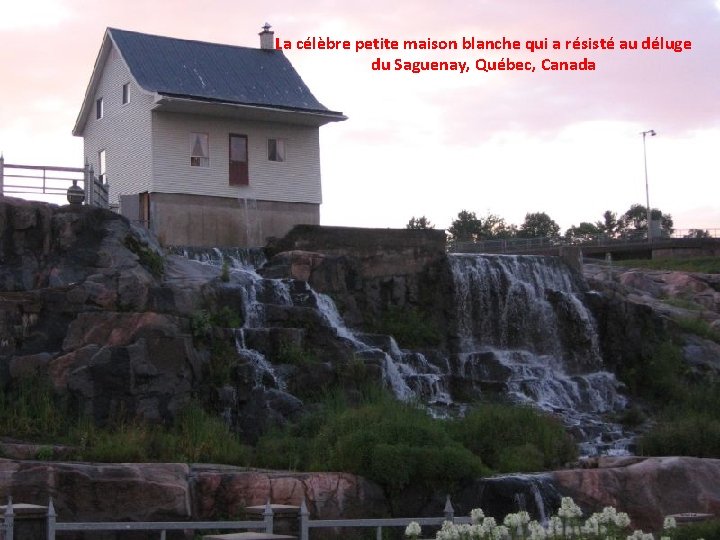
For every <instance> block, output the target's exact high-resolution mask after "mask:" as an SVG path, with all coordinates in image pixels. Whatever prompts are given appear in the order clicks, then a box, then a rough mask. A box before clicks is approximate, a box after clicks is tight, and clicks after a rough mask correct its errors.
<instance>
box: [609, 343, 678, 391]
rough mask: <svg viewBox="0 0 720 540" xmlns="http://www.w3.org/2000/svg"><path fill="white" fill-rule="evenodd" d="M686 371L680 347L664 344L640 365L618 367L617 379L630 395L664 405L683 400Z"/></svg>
mask: <svg viewBox="0 0 720 540" xmlns="http://www.w3.org/2000/svg"><path fill="white" fill-rule="evenodd" d="M686 369H687V368H686V365H685V362H684V360H683V356H682V351H681V350H680V348H679V347H678V346H677V345H675V344H673V343H672V342H671V341H665V342H663V343H661V344H660V345H659V346H658V347H657V348H656V349H655V350H654V351H653V353H652V355H651V356H650V357H649V359H647V360H646V361H645V362H643V363H642V364H636V365H632V366H628V365H625V366H621V367H620V373H619V377H620V380H621V381H622V382H623V383H624V384H625V385H626V386H627V387H628V389H629V390H630V393H632V394H634V395H636V396H640V397H644V398H646V399H650V400H653V401H657V402H658V403H661V404H664V403H667V401H668V400H669V399H680V398H682V397H683V395H684V393H685V392H686V387H685V386H684V384H683V382H682V381H683V376H684V375H685V372H686Z"/></svg>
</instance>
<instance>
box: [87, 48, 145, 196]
mask: <svg viewBox="0 0 720 540" xmlns="http://www.w3.org/2000/svg"><path fill="white" fill-rule="evenodd" d="M128 82H129V83H130V103H127V104H125V105H123V104H122V87H123V85H124V84H126V83H128ZM101 97H102V98H103V108H104V111H103V117H102V118H101V119H99V120H98V119H96V118H95V101H96V100H97V99H98V98H101ZM151 107H152V96H151V95H149V94H148V93H146V92H144V91H142V90H141V89H139V88H138V86H137V85H136V84H135V83H134V82H131V77H130V71H129V70H128V68H127V66H126V65H125V62H124V61H123V60H122V58H121V57H120V54H119V53H118V52H117V50H116V49H115V47H114V46H113V48H112V50H111V51H110V54H109V55H108V58H107V61H106V62H105V66H104V67H103V71H102V76H101V78H100V82H99V84H98V86H97V91H96V93H95V96H94V97H93V106H92V108H91V110H90V113H89V115H88V118H87V124H86V125H85V130H84V134H83V136H84V139H85V161H86V162H87V163H90V164H91V165H92V166H93V168H94V169H95V173H96V174H99V167H100V164H99V162H98V153H99V152H100V150H105V154H106V160H107V179H108V183H109V185H110V204H111V205H116V204H118V201H119V196H120V195H128V194H134V193H140V192H142V191H148V190H149V188H150V179H151V178H152V169H151V167H152V163H151V144H150V135H151V131H150V124H151V122H150V110H151Z"/></svg>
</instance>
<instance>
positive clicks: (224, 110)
mask: <svg viewBox="0 0 720 540" xmlns="http://www.w3.org/2000/svg"><path fill="white" fill-rule="evenodd" d="M153 110H156V111H163V112H179V113H189V114H204V115H209V116H216V117H222V118H237V119H240V120H256V121H264V122H281V123H289V124H298V125H305V126H315V127H319V126H322V125H325V124H328V123H330V122H342V121H343V120H347V116H345V115H344V114H342V113H340V112H335V111H317V110H307V109H295V108H284V107H272V106H267V105H255V104H247V103H231V102H225V101H213V100H208V99H200V98H195V97H188V96H176V95H168V94H156V96H155V105H154V107H153Z"/></svg>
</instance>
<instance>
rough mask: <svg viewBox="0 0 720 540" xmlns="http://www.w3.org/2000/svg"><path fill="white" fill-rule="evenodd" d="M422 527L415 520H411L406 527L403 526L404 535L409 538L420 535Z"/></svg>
mask: <svg viewBox="0 0 720 540" xmlns="http://www.w3.org/2000/svg"><path fill="white" fill-rule="evenodd" d="M421 532H422V529H421V528H420V524H419V523H418V522H417V521H411V522H410V523H409V524H408V526H407V527H405V536H407V537H409V538H417V537H418V536H420V533H421Z"/></svg>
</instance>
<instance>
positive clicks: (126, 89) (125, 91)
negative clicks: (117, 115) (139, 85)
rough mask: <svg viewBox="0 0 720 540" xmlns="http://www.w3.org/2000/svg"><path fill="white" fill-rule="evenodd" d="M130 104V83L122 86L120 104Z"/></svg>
mask: <svg viewBox="0 0 720 540" xmlns="http://www.w3.org/2000/svg"><path fill="white" fill-rule="evenodd" d="M126 103H130V83H125V84H123V85H122V104H123V105H125V104H126Z"/></svg>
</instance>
